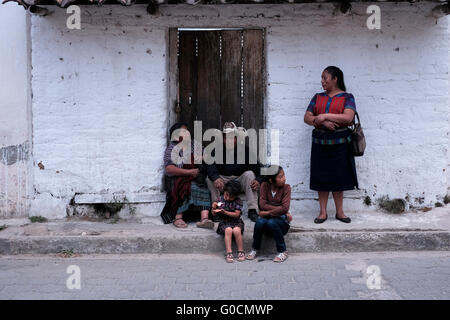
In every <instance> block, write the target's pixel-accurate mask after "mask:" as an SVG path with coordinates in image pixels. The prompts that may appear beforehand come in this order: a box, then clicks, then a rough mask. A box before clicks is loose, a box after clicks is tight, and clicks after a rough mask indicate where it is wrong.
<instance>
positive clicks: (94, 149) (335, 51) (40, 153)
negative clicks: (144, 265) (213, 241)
mask: <svg viewBox="0 0 450 320" xmlns="http://www.w3.org/2000/svg"><path fill="white" fill-rule="evenodd" d="M368 5H369V4H368V3H366V4H364V3H355V4H353V15H342V14H340V13H336V11H335V8H334V7H333V5H332V4H321V5H319V4H304V5H303V4H296V5H290V4H284V5H249V6H242V5H228V6H221V5H219V6H197V7H192V6H187V5H179V6H163V7H161V8H160V14H159V15H158V16H150V15H147V13H146V11H145V6H141V5H135V6H132V7H129V8H125V7H121V6H102V7H96V6H86V7H82V30H68V29H67V28H66V19H67V17H68V15H67V14H65V11H64V10H62V9H58V8H56V12H55V13H54V14H52V15H51V16H48V17H44V18H43V17H33V18H32V28H31V39H32V66H33V70H32V76H33V77H32V88H33V100H32V117H33V143H34V148H33V156H34V162H35V166H34V175H35V182H34V183H35V190H36V194H35V195H34V197H35V200H34V202H33V206H32V212H31V214H39V215H43V216H49V217H64V216H65V215H66V207H67V205H68V204H69V202H70V200H71V199H72V198H73V197H74V195H75V194H76V193H77V194H80V196H79V197H81V198H83V197H84V199H87V198H89V197H93V199H94V198H95V194H97V195H98V194H105V193H106V194H112V193H120V192H123V193H127V194H128V195H129V198H133V196H134V197H136V198H139V197H141V198H142V197H143V198H145V195H148V194H150V195H152V194H154V195H155V197H154V199H163V198H162V197H161V192H160V190H161V178H162V175H163V166H162V154H163V152H164V148H165V145H166V130H167V123H168V107H169V106H168V102H167V101H168V98H167V95H168V93H167V92H168V89H167V87H168V74H167V73H168V56H167V47H168V43H167V40H168V28H169V27H233V26H234V27H264V28H266V32H267V33H266V35H267V48H266V55H267V99H266V106H265V108H266V117H267V127H268V128H278V129H280V142H281V150H280V155H281V164H282V165H283V166H284V167H285V169H286V175H287V180H288V183H290V184H291V185H292V187H293V198H294V199H296V200H297V201H294V202H293V204H292V206H293V211H294V214H302V212H305V211H314V212H315V211H317V210H318V203H317V202H316V201H315V200H314V198H315V197H316V194H315V192H311V191H310V190H309V161H310V160H309V159H310V148H311V127H308V126H307V125H305V124H304V123H303V115H304V112H305V109H306V107H307V105H308V103H309V100H310V99H311V97H312V96H313V95H314V93H316V92H320V91H322V89H321V85H320V75H321V72H322V70H323V69H324V68H325V67H326V66H328V65H337V66H339V67H341V68H342V70H343V71H344V74H345V81H346V85H347V88H348V91H349V92H351V93H353V94H354V95H355V98H356V105H357V109H358V111H359V113H360V117H361V121H362V124H363V127H364V130H365V134H366V137H367V143H368V147H367V151H366V154H365V155H364V157H361V158H357V159H356V163H357V171H358V178H359V186H360V190H358V191H352V192H347V193H346V197H347V200H346V207H347V208H348V209H347V211H350V212H353V211H358V210H372V209H371V208H366V207H365V206H364V205H363V198H364V197H365V196H366V195H368V196H370V197H371V198H372V200H375V199H376V198H378V197H380V196H383V195H388V196H390V197H391V198H397V197H399V198H405V197H407V196H409V197H408V198H409V205H412V206H417V205H421V206H425V205H434V203H435V202H436V201H442V198H443V197H444V196H445V194H446V192H447V188H448V183H447V179H448V175H447V173H446V172H445V170H446V169H447V168H448V164H449V157H448V156H447V150H448V144H449V136H448V131H449V122H448V111H449V97H450V92H449V64H450V61H449V48H450V28H449V21H450V19H449V17H444V18H441V19H439V20H436V19H434V18H432V17H430V16H429V13H430V11H431V9H432V7H433V6H434V5H435V4H428V3H418V4H412V5H411V4H409V3H398V4H396V3H380V4H379V5H380V7H381V10H382V16H381V19H382V20H381V30H369V29H368V28H367V27H366V19H367V17H368V15H367V14H366V8H367V6H368ZM52 9H55V8H52ZM39 163H41V164H42V165H43V166H44V169H43V170H42V169H40V168H39V166H38V164H39ZM86 194H89V195H86ZM92 194H94V195H92ZM421 198H423V199H421ZM50 199H51V201H50ZM161 205H162V203H161V202H158V201H156V202H155V203H154V204H153V205H149V206H140V209H139V213H140V214H144V215H152V216H156V215H159V212H160V208H161Z"/></svg>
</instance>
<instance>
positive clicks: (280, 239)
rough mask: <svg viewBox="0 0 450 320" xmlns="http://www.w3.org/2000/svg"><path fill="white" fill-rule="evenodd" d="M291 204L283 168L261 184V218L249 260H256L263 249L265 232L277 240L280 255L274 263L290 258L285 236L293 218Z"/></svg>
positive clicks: (258, 221) (255, 230)
mask: <svg viewBox="0 0 450 320" xmlns="http://www.w3.org/2000/svg"><path fill="white" fill-rule="evenodd" d="M290 203H291V186H290V185H288V184H286V176H285V175H284V170H283V168H282V167H281V166H279V167H278V170H277V172H276V173H275V174H274V175H272V176H268V178H267V182H263V183H262V184H261V189H260V195H259V208H260V211H259V218H258V220H256V223H255V229H254V231H253V244H252V250H251V251H250V253H249V254H248V255H247V259H248V260H253V259H255V257H256V255H257V254H258V250H260V249H261V240H262V236H263V233H264V232H268V233H269V234H271V235H272V236H273V238H274V239H275V243H276V247H277V251H278V255H277V256H276V257H275V258H274V259H273V261H274V262H283V261H285V260H286V259H287V257H288V252H287V251H286V244H285V242H284V235H285V234H286V233H287V232H288V231H289V228H290V225H289V223H290V222H291V220H292V216H291V214H290V213H289V206H290Z"/></svg>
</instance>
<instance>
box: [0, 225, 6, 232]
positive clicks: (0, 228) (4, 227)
mask: <svg viewBox="0 0 450 320" xmlns="http://www.w3.org/2000/svg"><path fill="white" fill-rule="evenodd" d="M6 228H8V226H7V225H6V224H4V225H2V226H0V231H2V230H5V229H6Z"/></svg>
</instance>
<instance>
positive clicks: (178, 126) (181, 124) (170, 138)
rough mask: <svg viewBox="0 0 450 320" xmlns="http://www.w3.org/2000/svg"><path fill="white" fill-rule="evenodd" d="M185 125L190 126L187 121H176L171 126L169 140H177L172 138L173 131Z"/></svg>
mask: <svg viewBox="0 0 450 320" xmlns="http://www.w3.org/2000/svg"><path fill="white" fill-rule="evenodd" d="M183 126H185V127H186V128H187V127H188V125H187V123H186V122H177V123H175V124H174V125H173V126H171V127H170V130H169V140H170V141H177V140H172V133H173V132H174V131H175V130H177V129H180V128H181V127H183Z"/></svg>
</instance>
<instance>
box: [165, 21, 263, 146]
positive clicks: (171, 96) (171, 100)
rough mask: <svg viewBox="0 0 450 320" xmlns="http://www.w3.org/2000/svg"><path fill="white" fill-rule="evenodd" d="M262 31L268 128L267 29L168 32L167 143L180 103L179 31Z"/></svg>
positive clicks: (217, 28)
mask: <svg viewBox="0 0 450 320" xmlns="http://www.w3.org/2000/svg"><path fill="white" fill-rule="evenodd" d="M255 29H256V30H262V33H263V56H262V59H263V62H262V65H263V71H262V73H263V74H262V82H263V83H262V100H263V103H262V105H263V106H262V107H263V110H262V113H263V114H262V117H263V127H264V128H267V41H266V38H267V30H266V28H265V27H204V28H201V27H192V28H190V27H169V28H168V31H167V38H166V39H167V42H166V43H167V44H168V45H167V50H166V52H167V61H168V63H167V64H168V65H167V71H168V73H167V75H168V76H167V79H168V81H167V83H168V85H167V111H168V117H167V119H168V121H167V127H166V137H167V142H169V138H170V137H169V130H170V127H171V126H172V125H173V124H174V123H176V122H177V113H176V111H175V108H176V103H177V101H178V74H179V70H178V56H177V53H178V36H177V34H178V31H179V30H180V31H203V30H204V31H216V30H255ZM192 134H193V133H192Z"/></svg>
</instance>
